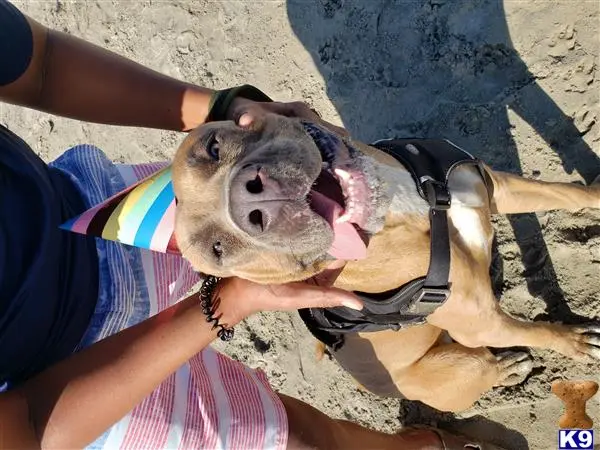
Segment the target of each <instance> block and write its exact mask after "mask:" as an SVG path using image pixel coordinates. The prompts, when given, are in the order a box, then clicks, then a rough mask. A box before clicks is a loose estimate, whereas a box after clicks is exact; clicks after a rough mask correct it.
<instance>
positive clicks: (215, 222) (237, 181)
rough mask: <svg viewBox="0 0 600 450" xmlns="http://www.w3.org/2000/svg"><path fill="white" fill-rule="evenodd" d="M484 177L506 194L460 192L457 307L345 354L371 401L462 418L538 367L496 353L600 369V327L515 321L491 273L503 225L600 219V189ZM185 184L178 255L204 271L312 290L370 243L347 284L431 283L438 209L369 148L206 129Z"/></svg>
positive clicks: (454, 274) (371, 288)
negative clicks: (308, 282)
mask: <svg viewBox="0 0 600 450" xmlns="http://www.w3.org/2000/svg"><path fill="white" fill-rule="evenodd" d="M485 170H486V172H487V174H488V175H489V178H490V179H491V182H492V184H493V192H488V190H487V188H486V185H485V184H484V181H483V179H482V177H481V176H480V174H479V172H478V171H477V169H475V168H474V167H472V166H464V167H459V168H458V169H456V170H455V171H454V172H453V174H452V177H451V179H450V181H449V187H450V191H451V193H452V206H451V208H450V210H449V215H448V216H449V223H450V237H451V253H452V260H451V268H450V282H451V285H452V291H451V295H450V298H449V299H448V300H447V301H446V303H444V304H443V306H441V307H440V308H438V309H437V310H436V311H435V312H433V313H432V314H431V315H429V316H428V317H427V323H426V324H424V325H418V326H413V327H411V328H407V329H403V330H401V331H398V332H394V331H381V332H375V333H357V334H350V335H347V336H346V341H345V345H344V346H343V347H342V348H341V349H340V350H339V351H337V352H335V357H336V359H337V360H338V361H339V362H340V364H341V365H342V366H343V367H344V368H345V369H346V370H348V371H349V372H350V373H351V374H352V375H353V377H354V378H355V379H356V380H357V381H358V382H359V383H360V384H362V385H363V386H364V387H366V388H367V389H369V390H370V391H372V392H374V393H377V394H380V395H385V396H399V395H403V396H405V397H406V398H408V399H413V400H420V401H422V402H424V403H427V404H429V405H431V406H433V407H436V408H438V409H441V410H449V411H458V410H463V409H465V408H468V407H469V406H471V405H472V403H473V402H475V401H476V400H477V399H478V398H479V397H480V395H481V394H482V393H483V392H485V391H487V390H489V389H491V388H492V387H493V386H498V385H512V384H515V383H518V382H521V381H522V380H523V379H524V378H525V377H526V375H527V374H528V373H529V372H530V370H531V368H532V363H531V360H530V358H529V356H528V355H527V354H526V353H522V352H504V353H502V354H500V355H499V356H494V355H493V354H492V353H491V352H490V350H488V348H487V347H499V348H502V347H513V346H527V347H538V348H548V349H552V350H555V351H557V352H560V353H562V354H563V355H566V356H568V357H571V358H574V359H577V360H582V361H585V360H589V359H600V327H593V326H580V327H574V326H564V325H559V324H550V323H544V322H535V323H532V322H525V321H521V320H516V319H514V318H512V317H510V316H509V315H507V314H506V313H505V312H503V311H502V309H501V308H500V306H499V303H498V301H497V300H496V298H494V294H493V292H492V287H491V282H490V278H489V275H488V268H489V265H490V258H491V241H492V235H493V230H492V225H491V221H490V215H491V214H497V213H499V214H510V213H525V212H533V211H543V210H550V209H572V210H575V209H581V208H588V207H592V208H598V207H600V189H599V188H598V186H590V187H584V186H579V185H574V184H565V183H545V182H539V181H532V180H527V179H524V178H521V177H518V176H514V175H510V174H507V173H501V172H496V171H493V170H491V169H489V168H487V167H486V169H485ZM173 177H174V189H175V194H176V196H177V198H178V207H177V220H176V235H177V240H178V244H179V247H180V249H181V251H182V253H183V255H184V256H185V257H186V258H187V259H188V260H189V261H190V262H191V263H192V265H193V266H194V267H195V269H197V270H199V271H202V272H205V273H211V274H214V275H218V276H222V277H228V276H238V277H243V278H247V279H250V280H253V281H256V282H260V283H281V282H289V281H294V280H303V279H306V278H308V277H311V276H313V275H314V274H316V273H319V272H320V271H322V270H323V269H324V268H325V267H326V266H327V265H328V264H329V263H330V262H331V261H332V260H333V259H335V258H334V257H332V256H331V255H332V254H333V255H334V256H335V257H336V258H338V259H348V260H350V259H353V258H359V257H360V256H362V255H361V252H362V251H363V250H364V248H363V247H362V246H363V244H362V241H360V240H357V236H362V237H368V238H370V241H369V245H368V249H367V250H366V257H365V258H363V259H359V260H356V261H349V262H348V264H347V265H346V266H345V268H344V270H343V272H342V273H341V275H340V276H339V278H338V279H337V281H336V283H335V285H336V286H338V287H341V288H344V289H348V290H355V291H362V292H366V293H377V292H385V291H389V290H392V289H394V288H397V287H399V286H401V285H403V284H404V283H406V282H408V281H410V280H412V279H414V278H417V277H421V276H424V275H425V273H426V272H427V268H428V264H429V254H430V253H429V249H430V242H429V220H428V215H427V213H428V204H427V203H426V202H425V201H424V200H423V199H422V198H421V197H420V196H419V195H418V193H417V190H416V187H415V183H414V181H413V180H412V178H411V176H410V174H409V173H408V171H407V170H406V169H405V168H404V167H403V166H402V165H401V164H399V163H398V162H397V161H396V160H395V159H394V158H393V157H391V156H389V155H387V154H384V153H383V152H381V151H379V150H377V149H374V148H372V147H369V146H366V145H364V144H360V143H358V142H351V143H350V144H349V145H342V146H341V147H340V148H338V149H337V150H336V151H335V152H334V153H327V154H322V152H321V151H320V150H319V148H318V147H317V146H316V145H315V142H314V141H313V139H312V138H311V137H310V136H309V135H308V134H307V133H306V132H305V130H304V128H303V127H302V125H301V123H300V121H299V120H298V119H292V118H285V117H280V116H275V115H268V116H266V117H264V118H262V119H260V120H257V121H255V123H253V124H252V125H251V127H250V128H247V129H243V128H240V127H238V126H236V125H235V124H234V123H233V122H216V123H210V124H207V125H203V126H201V127H200V128H198V129H196V130H195V131H193V132H192V133H190V135H189V136H188V137H187V138H186V139H185V141H184V142H183V144H182V145H181V147H180V148H179V150H178V152H177V155H176V157H175V161H174V168H173ZM323 194H325V197H328V198H326V199H324V198H323ZM332 205H333V206H335V205H339V208H337V209H336V208H335V207H332ZM342 207H344V208H345V211H344V210H342ZM340 216H341V217H342V219H340ZM350 225H351V226H352V229H350V228H348V226H350ZM352 230H355V232H354V234H353V233H352ZM356 230H358V231H356ZM444 331H446V332H447V333H444ZM448 336H449V337H451V339H448Z"/></svg>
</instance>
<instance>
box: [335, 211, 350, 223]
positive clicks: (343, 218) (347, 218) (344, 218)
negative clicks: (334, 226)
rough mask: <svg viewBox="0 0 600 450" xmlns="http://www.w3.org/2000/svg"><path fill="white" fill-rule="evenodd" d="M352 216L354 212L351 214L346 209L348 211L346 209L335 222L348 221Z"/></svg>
mask: <svg viewBox="0 0 600 450" xmlns="http://www.w3.org/2000/svg"><path fill="white" fill-rule="evenodd" d="M351 217H352V214H350V212H349V211H348V210H346V211H344V214H342V215H341V216H340V217H338V218H337V219H335V222H336V223H344V222H348V221H349V220H350V218H351Z"/></svg>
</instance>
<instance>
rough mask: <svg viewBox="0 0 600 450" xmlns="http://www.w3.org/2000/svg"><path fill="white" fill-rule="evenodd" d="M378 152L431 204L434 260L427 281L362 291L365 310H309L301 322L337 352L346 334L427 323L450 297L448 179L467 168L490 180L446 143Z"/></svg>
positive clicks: (400, 144) (414, 142)
mask: <svg viewBox="0 0 600 450" xmlns="http://www.w3.org/2000/svg"><path fill="white" fill-rule="evenodd" d="M373 147H375V148H377V149H379V150H382V151H384V152H386V153H388V154H389V155H391V156H393V157H394V158H396V159H397V160H398V161H399V162H400V163H401V164H402V165H403V166H404V167H406V169H408V170H409V172H410V173H411V175H412V177H413V179H414V181H415V183H416V185H417V190H418V192H419V195H420V196H421V197H423V198H424V199H425V200H426V201H427V202H428V203H429V221H430V225H431V255H430V262H429V269H428V271H427V275H426V276H425V277H421V278H417V279H415V280H412V281H410V282H408V283H406V284H405V285H403V286H402V287H400V288H398V289H396V290H393V291H389V292H384V293H381V294H365V293H363V292H356V294H357V295H358V296H359V297H360V298H361V300H362V301H363V303H364V308H363V309H362V310H361V311H356V310H353V309H350V308H346V307H335V308H309V309H302V310H300V311H299V312H300V317H301V318H302V320H303V321H304V323H305V324H306V326H307V327H308V329H309V330H310V331H311V333H312V334H313V335H314V336H315V337H316V338H317V339H319V340H320V341H322V342H323V343H324V344H326V345H327V346H329V347H331V348H332V349H333V350H337V349H339V348H340V347H341V346H342V345H343V343H344V334H345V333H355V332H369V331H381V330H389V329H391V330H395V331H397V330H399V329H400V328H404V327H408V326H411V325H417V324H421V323H424V322H425V319H426V317H427V316H428V315H429V314H431V313H432V312H434V311H435V310H436V309H437V308H439V307H440V306H441V305H442V304H443V303H444V302H445V301H446V300H447V299H448V297H449V296H450V283H449V282H448V278H449V274H450V235H449V229H448V216H447V211H448V209H449V208H450V204H451V200H452V199H451V195H450V191H449V190H448V179H449V177H450V174H451V173H452V171H453V170H454V169H455V168H456V167H458V166H460V165H463V164H470V165H474V166H477V167H478V168H479V171H480V173H481V175H482V177H483V179H484V180H486V176H485V172H484V170H483V167H482V166H481V162H480V161H479V160H478V159H477V158H475V157H473V156H472V155H471V154H469V153H468V152H466V151H465V150H463V149H461V148H459V147H457V146H456V145H454V144H452V143H451V142H449V141H446V140H430V139H395V140H385V141H378V142H376V143H375V144H373Z"/></svg>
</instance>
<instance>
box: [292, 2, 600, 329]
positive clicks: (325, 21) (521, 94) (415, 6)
mask: <svg viewBox="0 0 600 450" xmlns="http://www.w3.org/2000/svg"><path fill="white" fill-rule="evenodd" d="M287 13H288V18H289V21H290V23H291V26H292V29H293V31H294V33H295V34H296V36H297V37H298V38H299V40H300V41H301V43H302V44H303V45H304V46H305V48H306V49H307V50H308V51H309V52H310V54H311V56H312V58H313V60H314V62H315V64H316V66H317V68H318V69H319V71H320V73H321V74H322V76H323V78H324V80H325V83H326V89H327V94H328V96H329V98H330V99H331V101H332V102H333V104H334V106H335V107H336V109H337V111H338V113H339V114H340V116H341V118H342V120H343V123H344V125H345V127H346V128H347V129H348V130H349V131H350V132H351V134H352V135H353V136H354V137H356V138H357V139H359V140H362V141H365V142H372V141H374V140H376V139H380V138H387V137H431V138H436V137H437V138H439V137H441V138H446V139H449V140H451V141H453V142H454V143H456V144H458V145H459V146H461V147H463V148H465V149H467V150H468V151H469V152H471V153H473V154H475V155H477V156H479V157H481V158H482V159H483V160H485V161H486V163H488V164H489V165H490V166H492V167H493V168H495V169H500V170H504V171H508V172H513V173H519V174H522V168H521V162H520V160H519V155H518V152H517V147H516V144H515V142H514V140H513V137H512V135H511V134H510V129H511V125H510V122H509V118H508V109H510V110H511V111H513V112H514V113H516V114H517V115H518V116H519V117H520V118H522V119H523V120H524V121H525V122H527V123H528V124H529V125H530V126H531V127H532V128H533V129H534V130H535V131H536V132H537V133H538V134H539V136H541V137H542V138H543V139H544V141H545V142H546V143H547V144H548V146H549V147H550V148H551V149H552V150H553V152H554V153H555V154H556V155H557V156H558V158H559V159H560V162H561V163H562V165H563V167H564V169H565V171H567V172H568V173H572V172H573V171H576V172H577V173H578V174H579V175H580V176H581V178H583V179H584V180H585V181H586V182H587V183H589V182H591V181H592V180H593V178H594V177H595V176H596V175H597V174H598V173H599V172H600V158H599V157H598V156H597V155H596V154H595V153H594V151H593V150H592V149H591V148H590V147H589V146H588V145H587V144H586V142H585V141H584V140H583V139H582V133H581V132H580V131H579V130H578V129H577V127H576V126H575V124H574V123H573V120H572V119H571V118H570V117H568V116H567V115H566V114H564V113H563V112H562V111H561V109H560V107H558V106H557V105H556V103H555V102H554V101H553V100H552V98H550V97H549V96H548V94H546V93H545V92H544V90H543V89H542V88H541V87H540V86H539V85H538V83H537V82H536V78H535V76H534V75H533V74H532V73H531V72H530V71H529V70H528V68H527V66H526V64H525V63H524V62H523V61H522V60H521V58H520V57H519V54H518V53H517V51H516V50H515V49H514V47H513V45H512V42H511V38H510V35H509V30H508V26H507V23H506V19H505V12H504V6H503V3H502V1H501V0H481V1H478V2H471V1H469V0H454V1H451V2H450V1H446V0H415V1H393V0H368V1H367V0H365V1H352V0H319V1H310V2H307V1H305V0H288V1H287ZM540 158H543V156H542V154H540ZM509 221H510V224H511V226H512V229H513V231H514V235H515V238H516V242H517V243H518V246H519V248H520V253H521V258H522V260H523V265H524V267H525V272H524V276H525V278H526V280H527V286H528V289H529V292H530V293H531V294H532V295H533V296H536V297H539V298H541V299H543V300H544V302H545V303H546V313H547V315H545V317H538V319H541V318H543V319H545V320H557V321H562V322H565V323H581V322H583V321H587V320H588V319H587V318H585V317H582V316H579V315H577V314H575V313H573V312H572V311H571V309H570V308H569V306H568V305H567V303H566V301H565V295H564V293H563V291H562V289H561V287H560V285H559V283H558V281H557V277H556V273H555V270H554V267H553V264H552V261H551V259H550V256H549V253H548V249H547V246H546V244H545V242H544V239H543V237H542V233H541V225H540V223H539V221H538V219H537V217H536V215H535V214H521V215H512V216H510V217H509Z"/></svg>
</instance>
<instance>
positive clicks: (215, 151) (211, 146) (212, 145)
mask: <svg viewBox="0 0 600 450" xmlns="http://www.w3.org/2000/svg"><path fill="white" fill-rule="evenodd" d="M219 150H220V149H219V143H218V142H217V140H216V139H215V138H214V137H213V138H211V140H210V142H209V143H208V145H207V146H206V152H207V153H208V156H210V157H211V158H212V159H214V160H215V161H219V159H220V155H219Z"/></svg>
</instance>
